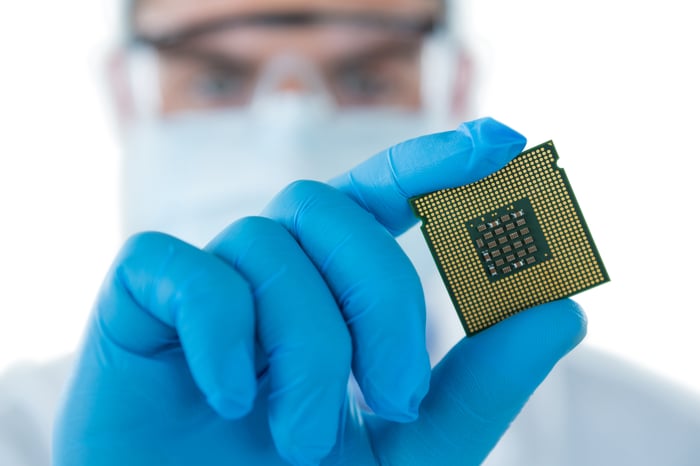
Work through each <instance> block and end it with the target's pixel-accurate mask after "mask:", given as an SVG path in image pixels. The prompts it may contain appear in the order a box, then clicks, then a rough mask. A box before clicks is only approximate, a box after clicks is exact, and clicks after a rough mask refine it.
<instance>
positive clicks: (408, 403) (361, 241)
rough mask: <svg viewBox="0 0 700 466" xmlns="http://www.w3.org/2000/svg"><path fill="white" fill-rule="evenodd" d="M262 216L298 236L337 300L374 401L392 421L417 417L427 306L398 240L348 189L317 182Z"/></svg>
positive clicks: (425, 366) (295, 189)
mask: <svg viewBox="0 0 700 466" xmlns="http://www.w3.org/2000/svg"><path fill="white" fill-rule="evenodd" d="M265 215H267V216H269V217H270V218H272V219H274V220H276V221H278V222H280V224H282V225H283V226H284V227H285V228H286V229H287V230H288V231H289V232H290V233H291V234H292V236H293V237H294V238H295V239H296V240H297V241H298V242H299V244H300V245H301V247H302V248H303V250H304V252H305V254H306V255H307V256H308V257H309V258H310V259H311V261H312V262H313V264H314V265H315V266H316V268H317V269H318V270H319V271H320V273H321V275H322V276H323V278H324V279H325V281H326V283H327V285H328V287H329V288H330V290H331V291H332V293H333V296H334V297H335V300H336V301H337V302H338V304H339V306H340V309H341V311H342V313H343V316H344V318H345V322H347V326H348V328H349V330H350V335H351V336H352V341H353V358H352V361H353V372H354V374H355V377H356V378H357V380H358V383H359V385H360V387H361V389H362V392H363V394H364V395H365V398H366V400H367V402H368V404H369V406H370V407H372V409H374V411H375V412H376V413H378V414H379V415H381V416H383V417H385V418H388V419H393V420H397V421H408V420H413V419H415V417H416V415H417V413H418V405H419V404H420V401H421V400H422V398H423V397H424V396H425V393H426V392H427V390H428V386H429V381H430V361H429V358H428V354H427V351H426V348H425V304H424V299H423V292H422V289H421V285H420V280H419V278H418V276H417V274H416V272H415V269H414V268H413V266H412V265H411V262H410V261H409V260H408V258H407V257H406V255H405V253H404V252H403V251H402V250H401V248H400V247H399V245H398V244H397V243H396V241H395V239H394V238H393V237H392V236H391V235H390V234H389V233H388V232H387V231H386V229H385V228H384V227H382V226H381V225H380V224H379V223H378V222H377V221H376V220H375V219H374V217H372V215H370V214H369V213H368V212H367V211H365V210H364V209H362V208H361V207H359V206H358V205H357V204H356V203H355V202H353V201H352V200H350V199H349V198H348V197H347V196H345V195H344V194H343V193H341V192H340V191H338V190H336V189H334V188H332V187H330V186H328V185H325V184H322V183H318V182H313V181H302V182H297V183H294V184H292V185H290V186H289V187H288V188H287V189H285V190H284V191H282V192H281V193H280V194H279V195H278V196H277V197H276V198H275V199H274V200H273V201H272V202H271V203H270V204H269V205H268V207H267V209H266V210H265Z"/></svg>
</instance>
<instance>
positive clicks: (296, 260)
mask: <svg viewBox="0 0 700 466" xmlns="http://www.w3.org/2000/svg"><path fill="white" fill-rule="evenodd" d="M207 249H208V250H210V251H212V252H214V253H215V254H216V255H218V256H220V257H221V258H223V259H224V260H225V261H226V262H228V263H229V264H230V265H232V266H233V267H235V268H236V270H238V271H239V272H240V273H241V274H242V275H243V276H244V277H245V278H246V280H247V281H248V282H249V283H250V284H251V287H252V291H253V295H254V297H255V305H256V310H257V334H258V339H259V341H260V344H261V345H262V347H263V350H264V351H265V352H266V354H267V358H268V363H269V370H268V374H269V379H270V380H269V383H270V390H271V391H270V395H269V417H270V430H271V432H272V436H273V438H274V441H275V444H276V446H277V449H278V450H279V452H280V454H281V455H282V456H283V457H285V458H286V459H287V460H289V461H292V462H293V463H295V464H308V463H309V462H311V463H318V462H320V460H321V459H322V458H323V457H324V456H326V455H327V454H328V452H329V451H330V450H331V448H332V447H333V445H334V444H335V441H336V434H337V431H338V426H339V424H340V416H341V409H342V407H343V405H344V402H345V397H346V389H347V383H348V378H349V376H350V358H351V352H352V349H351V342H350V335H349V333H348V330H347V327H346V326H345V322H344V321H343V319H342V316H341V314H340V311H339V310H338V306H337V305H336V302H335V300H334V299H333V295H332V294H331V292H330V291H329V290H328V287H327V286H326V284H325V283H324V281H323V279H322V278H321V275H320V274H319V273H318V270H317V269H316V268H315V267H314V265H313V264H312V263H311V261H310V260H309V259H308V257H307V256H306V254H305V253H304V252H303V251H302V249H301V248H300V247H299V244H298V243H297V242H296V241H295V240H294V238H293V237H292V236H291V235H290V234H289V233H288V232H287V231H286V230H285V229H284V228H283V227H282V226H280V225H279V224H278V223H276V222H273V221H272V220H270V219H267V218H260V217H252V218H246V219H243V220H240V221H238V222H236V223H234V224H233V225H231V226H230V227H229V228H227V229H226V231H224V232H223V233H222V234H221V235H219V236H218V237H217V238H216V239H215V240H214V241H213V242H212V243H211V244H209V246H207Z"/></svg>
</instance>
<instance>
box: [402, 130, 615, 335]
mask: <svg viewBox="0 0 700 466" xmlns="http://www.w3.org/2000/svg"><path fill="white" fill-rule="evenodd" d="M558 159H559V155H558V154H557V151H556V149H555V148H554V143H553V142H552V141H549V142H546V143H544V144H541V145H539V146H537V147H533V148H532V149H529V150H527V151H525V152H523V153H521V154H520V155H518V156H517V157H516V158H515V159H513V160H512V161H511V162H510V163H509V164H508V165H506V166H505V167H504V168H502V169H501V170H499V171H498V172H496V173H494V174H492V175H491V176H489V177H487V178H484V179H483V180H480V181H477V182H475V183H472V184H469V185H466V186H461V187H458V188H452V189H443V190H440V191H436V192H433V193H429V194H425V195H422V196H417V197H414V198H411V199H410V203H411V207H412V208H413V211H414V212H415V213H416V215H417V216H418V217H420V218H421V220H422V225H421V230H422V231H423V235H424V236H425V239H426V241H427V243H428V246H429V247H430V250H431V252H432V254H433V257H434V258H435V262H436V264H437V266H438V269H439V271H440V273H441V275H442V278H443V281H444V282H445V285H446V287H447V290H448V292H449V294H450V297H451V298H452V302H453V303H454V305H455V307H456V309H457V312H458V314H459V316H460V319H461V321H462V325H463V326H464V329H465V331H466V333H467V335H473V334H475V333H478V332H480V331H482V330H484V329H486V328H488V327H490V326H492V325H494V324H496V323H498V322H500V321H502V320H503V319H505V318H507V317H509V316H511V315H513V314H516V313H518V312H520V311H522V310H524V309H527V308H530V307H532V306H535V305H538V304H543V303H546V302H549V301H553V300H556V299H561V298H565V297H568V296H571V295H573V294H575V293H578V292H581V291H584V290H587V289H589V288H592V287H594V286H596V285H600V284H601V283H605V282H607V281H609V280H610V278H609V277H608V274H607V272H606V270H605V266H604V265H603V261H602V260H601V258H600V255H599V254H598V250H597V248H596V246H595V243H594V242H593V238H592V237H591V234H590V231H589V230H588V227H587V226H586V222H585V220H584V218H583V214H582V213H581V209H580V208H579V206H578V203H577V202H576V198H575V197H574V193H573V191H572V189H571V185H570V184H569V181H568V179H567V177H566V174H565V173H564V170H563V169H561V168H559V167H558V166H557V165H556V162H557V160H558Z"/></svg>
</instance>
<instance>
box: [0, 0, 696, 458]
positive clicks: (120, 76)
mask: <svg viewBox="0 0 700 466" xmlns="http://www.w3.org/2000/svg"><path fill="white" fill-rule="evenodd" d="M445 8H446V7H445V5H443V4H442V2H440V1H438V0H435V1H428V0H420V1H419V0H386V1H383V2H378V1H376V0H374V1H370V0H353V1H348V2H342V3H341V2H334V1H331V0H318V1H315V2H304V1H301V0H299V1H295V0H287V1H281V0H265V1H261V0H257V1H253V0H250V1H247V0H238V1H220V0H198V1H197V2H194V1H192V2H187V1H178V2H175V1H167V0H161V1H156V0H136V1H135V2H133V3H132V4H131V7H130V10H129V11H130V12H131V14H130V15H129V18H130V22H129V25H130V30H131V31H132V34H131V37H132V40H131V41H130V45H129V47H127V48H126V49H125V50H123V51H122V52H121V53H120V54H118V55H117V56H115V59H114V61H113V66H112V76H113V89H114V94H115V96H116V104H117V105H116V106H117V110H118V113H119V115H120V121H121V132H122V139H123V142H124V146H125V155H124V169H123V181H124V203H123V205H124V215H123V216H124V230H125V235H130V237H129V239H128V240H127V241H126V242H125V245H124V246H123V248H122V251H121V252H120V254H119V256H118V257H117V258H116V259H115V262H114V266H113V267H112V269H111V270H110V271H109V273H108V275H107V278H106V279H105V282H104V285H103V288H102V290H101V291H100V294H99V297H98V299H97V302H96V305H95V309H94V312H93V315H92V318H91V320H90V321H89V322H88V326H87V330H86V337H85V341H84V344H83V346H82V349H81V350H80V352H79V354H78V355H77V358H76V360H75V361H69V362H64V363H63V365H62V366H54V367H52V368H41V369H39V371H38V373H36V372H35V371H31V370H26V371H24V372H21V373H19V374H13V377H12V379H6V380H4V381H3V384H2V389H3V392H4V393H2V396H0V399H2V400H3V401H2V402H0V403H1V404H0V421H1V422H0V427H1V428H2V430H1V431H0V432H1V434H0V460H2V461H0V463H2V464H9V465H20V464H21V465H30V464H32V465H33V464H47V463H48V453H47V445H48V441H47V438H48V437H47V436H48V429H47V427H46V426H47V425H48V423H49V422H50V420H49V418H50V417H51V416H50V413H51V412H52V409H51V407H50V405H52V404H53V403H55V396H56V393H57V392H59V390H58V388H57V387H58V386H60V385H63V383H64V380H65V377H66V376H65V374H66V372H67V366H70V367H71V369H70V371H71V373H72V375H71V380H70V382H68V384H67V388H66V392H65V396H64V400H63V401H62V403H61V405H62V407H61V410H60V413H59V415H58V416H57V419H56V427H55V438H54V445H53V462H54V463H55V464H56V465H75V464H90V465H111V464H134V465H139V464H202V465H218V464H230V463H234V464H288V463H293V464H320V463H323V464H360V465H364V464H368V465H369V464H409V465H410V464H479V463H481V462H485V464H488V465H514V464H527V465H529V464H537V465H555V464H556V465H561V464H568V465H584V464H585V465H588V464H637V465H651V464H671V465H690V464H695V463H696V462H697V460H696V458H697V456H698V450H700V447H698V446H697V442H696V439H697V434H698V432H700V430H699V429H700V406H699V405H698V403H697V401H696V400H695V399H694V398H693V397H691V396H690V395H688V394H685V393H683V392H681V391H680V390H678V389H676V388H675V387H671V386H669V385H666V384H665V383H663V382H661V381H658V380H655V379H653V378H651V377H650V376H648V375H647V374H644V373H642V372H640V371H637V370H635V369H633V368H630V367H627V366H625V365H624V364H621V363H619V362H617V361H614V360H612V359H611V358H609V357H608V356H606V355H602V354H598V353H595V352H592V351H590V350H586V349H584V348H577V349H576V350H574V351H573V352H572V353H571V354H570V355H569V356H567V357H566V358H564V359H562V360H561V362H560V363H558V362H559V360H560V359H561V358H563V357H564V356H565V355H566V354H567V353H569V352H570V351H571V350H572V349H573V348H574V347H575V346H576V345H577V344H578V343H579V341H580V340H581V339H582V338H583V336H584V334H585V327H586V322H585V316H584V315H583V313H582V311H581V310H580V309H579V308H578V306H577V305H575V304H574V303H573V302H572V301H569V300H564V301H559V302H555V303H549V304H547V305H544V306H539V307H537V308H533V309H530V310H527V311H524V312H522V313H520V314H517V315H516V316H513V317H511V318H509V319H507V320H506V321H504V322H502V323H500V324H498V325H496V326H494V327H493V328H491V329H489V330H487V331H485V332H482V333H480V334H478V335H476V336H474V337H470V338H465V339H461V340H460V341H458V342H456V344H454V345H452V343H453V342H454V327H455V325H454V324H455V323H456V321H455V320H454V319H453V320H452V321H451V322H449V321H448V319H446V318H444V314H439V313H441V312H443V311H444V310H445V309H447V310H448V311H449V312H453V310H451V309H449V303H445V302H443V301H445V295H444V293H442V294H441V293H440V292H439V291H438V289H439V288H438V287H436V286H435V283H434V282H435V281H436V280H437V278H436V277H435V273H433V272H430V270H432V269H430V268H428V267H426V266H425V263H426V262H427V259H426V257H427V254H426V249H425V248H423V249H421V248H420V247H419V245H418V244H417V243H416V242H415V238H416V237H418V235H416V234H415V229H414V230H412V231H411V232H408V233H407V235H408V239H404V240H402V241H404V247H405V249H406V251H407V252H408V253H410V254H411V258H412V261H411V260H409V259H408V257H407V255H406V252H404V250H403V249H402V248H401V247H399V245H398V243H397V240H396V239H395V236H398V235H400V234H402V233H404V232H405V231H406V230H408V229H409V228H410V227H411V225H413V224H414V223H415V219H414V218H413V217H412V216H411V214H410V210H409V208H408V204H407V198H408V197H410V196H413V195H417V194H422V193H425V192H429V191H434V190H437V189H441V188H446V187H451V186H457V185H461V184H465V183H468V182H471V181H475V180H478V179H480V178H483V177H485V176H487V175H488V174H490V173H492V172H493V171H495V170H497V169H498V168H500V167H501V166H503V165H504V164H506V163H507V162H508V161H509V160H510V159H511V158H512V157H514V156H515V155H517V153H518V152H519V151H520V150H521V149H522V148H523V146H524V144H525V140H524V138H523V137H522V136H521V135H519V134H518V133H516V132H515V131H513V130H511V129H509V128H507V127H505V126H504V125H502V124H500V123H498V122H496V121H494V120H491V119H478V120H474V121H470V122H467V123H463V124H456V123H455V120H456V119H458V118H459V117H461V116H462V115H463V114H464V110H465V108H466V107H467V106H468V103H469V102H468V100H467V99H468V94H467V93H465V92H463V90H464V89H465V87H467V86H468V79H469V70H470V68H469V61H468V60H467V59H466V58H465V55H464V52H463V51H462V50H460V49H459V47H456V46H455V44H454V43H453V42H451V40H450V39H451V37H450V34H449V31H446V30H445V18H446V17H447V16H448V14H447V12H446V10H445ZM455 127H456V128H457V129H454V128H455ZM437 131H442V132H437ZM423 134H429V135H428V136H422V137H418V138H417V139H409V138H411V137H415V136H419V135H423ZM407 139H408V140H407ZM402 140H407V141H406V142H403V143H399V142H400V141H402ZM396 143H399V144H398V145H392V144H396ZM387 147H389V148H388V149H387ZM373 153H376V154H377V155H375V156H373V157H370V158H368V159H367V160H366V161H364V162H363V160H364V159H365V158H367V157H368V156H370V155H371V154H373ZM343 173H344V174H343ZM309 178H312V179H314V180H316V181H311V180H308V179H309ZM298 179H302V180H304V181H295V180H298ZM276 192H279V194H277V195H274V194H275V193H276ZM142 231H148V232H146V233H141V232H142ZM156 231H157V232H156ZM412 234H413V236H412V237H411V236H410V235H412ZM416 268H417V269H419V270H421V271H422V273H423V275H422V276H421V277H419V276H418V274H417V272H416ZM421 280H422V284H423V285H421ZM423 289H425V295H424V293H423ZM426 300H427V303H428V307H429V308H430V310H431V317H433V316H435V314H439V316H438V318H433V319H429V320H428V322H429V323H430V324H431V325H436V326H439V324H440V323H444V322H446V321H447V325H446V327H451V328H452V331H450V330H445V329H444V328H429V330H428V332H427V340H428V341H427V342H426V332H425V301H426ZM457 325H459V324H458V323H457ZM446 332H447V333H446ZM450 332H451V333H450ZM446 342H447V343H446ZM445 346H450V348H449V349H448V348H445ZM426 347H430V348H431V349H432V354H431V355H428V354H427V352H426ZM444 353H446V354H445V355H444V357H442V356H443V354H444ZM429 358H432V359H433V362H434V363H435V362H436V361H437V359H441V360H440V362H439V363H437V364H435V366H434V368H432V370H431V365H432V364H431V361H430V359H429ZM555 365H556V367H554V366H555ZM552 368H554V369H553V371H552V373H551V375H550V376H549V377H548V378H547V380H546V381H545V382H544V383H543V384H542V386H540V387H539V388H538V386H539V385H540V383H541V382H542V381H543V380H544V378H545V377H546V376H547V374H548V373H549V372H550V370H552ZM351 374H352V376H353V377H354V380H355V382H353V383H351V384H350V385H349V384H348V380H349V378H350V377H351ZM348 385H349V386H350V388H349V389H348ZM24 387H33V388H34V390H26V388H24ZM536 389H537V391H536V392H535V390H536ZM42 391H44V392H47V393H48V395H47V393H42ZM533 392H534V395H532V394H533ZM37 400H42V401H43V402H42V401H37ZM528 400H529V401H528ZM526 402H527V405H526V404H525V403H526ZM523 406H524V408H523ZM521 411H522V412H521ZM519 413H520V414H519ZM516 416H517V417H516ZM511 424H512V425H511ZM504 433H505V435H504ZM1 455H4V456H1Z"/></svg>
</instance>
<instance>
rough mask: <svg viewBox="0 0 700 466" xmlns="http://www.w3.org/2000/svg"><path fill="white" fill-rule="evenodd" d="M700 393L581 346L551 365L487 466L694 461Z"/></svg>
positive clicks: (688, 464) (680, 464) (676, 465)
mask: <svg viewBox="0 0 700 466" xmlns="http://www.w3.org/2000/svg"><path fill="white" fill-rule="evenodd" d="M699 438H700V396H698V394H694V393H691V392H688V391H684V390H683V389H681V388H679V387H677V386H674V385H672V384H671V383H668V382H667V381H665V380H662V379H660V378H659V377H656V376H654V375H653V374H649V373H647V372H645V371H643V370H641V369H639V368H636V367H634V366H632V365H630V364H627V363H625V362H623V361H620V360H619V359H616V358H614V357H612V356H610V355H608V354H605V353H602V352H599V351H595V350H591V349H589V348H586V347H585V346H582V347H580V348H577V349H576V350H575V351H574V352H573V353H572V354H570V355H569V356H568V357H567V358H565V359H564V360H562V361H561V362H560V364H559V365H558V366H557V367H556V368H555V369H554V370H553V371H552V374H550V377H549V378H547V379H546V380H545V382H544V383H543V384H542V385H541V386H540V388H538V390H537V391H536V392H535V394H534V395H533V396H532V398H531V399H530V401H529V402H528V404H527V405H526V406H525V408H524V409H523V411H522V412H521V413H520V415H519V416H518V418H517V419H516V420H515V422H514V423H513V425H512V426H511V429H510V430H509V431H508V432H506V434H505V435H504V437H503V439H501V442H500V443H499V444H498V445H497V446H496V448H495V449H494V451H493V452H492V453H491V455H490V456H489V458H488V459H487V460H486V462H485V463H484V464H485V466H515V465H531V464H536V465H538V466H555V465H556V466H561V465H567V466H584V465H585V466H589V465H596V466H608V465H610V466H613V465H615V466H617V465H621V464H633V465H635V466H652V465H653V466H657V465H669V466H695V465H697V464H698V458H700V442H698V439H699Z"/></svg>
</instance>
